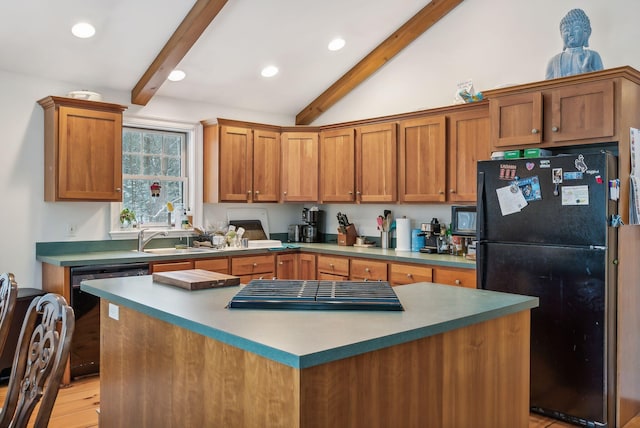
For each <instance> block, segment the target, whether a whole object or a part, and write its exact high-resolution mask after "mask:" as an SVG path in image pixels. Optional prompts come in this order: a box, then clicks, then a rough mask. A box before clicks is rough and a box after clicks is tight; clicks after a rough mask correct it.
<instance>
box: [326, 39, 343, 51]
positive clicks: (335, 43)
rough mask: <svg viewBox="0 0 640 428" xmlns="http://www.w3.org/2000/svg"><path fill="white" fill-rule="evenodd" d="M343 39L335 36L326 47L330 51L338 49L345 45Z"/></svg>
mask: <svg viewBox="0 0 640 428" xmlns="http://www.w3.org/2000/svg"><path fill="white" fill-rule="evenodd" d="M345 43H346V42H345V41H344V39H342V38H340V37H338V38H335V39H333V40H331V41H330V42H329V46H327V48H329V50H330V51H339V50H340V49H342V48H343V47H344V45H345Z"/></svg>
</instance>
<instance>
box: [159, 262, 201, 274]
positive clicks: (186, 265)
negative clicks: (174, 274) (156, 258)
mask: <svg viewBox="0 0 640 428" xmlns="http://www.w3.org/2000/svg"><path fill="white" fill-rule="evenodd" d="M187 269H193V261H192V260H186V261H182V262H167V263H153V264H151V269H150V270H151V272H152V273H153V272H168V271H172V270H187Z"/></svg>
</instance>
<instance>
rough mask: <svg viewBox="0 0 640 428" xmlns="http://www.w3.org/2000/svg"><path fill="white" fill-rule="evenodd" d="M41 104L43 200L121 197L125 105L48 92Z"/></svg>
mask: <svg viewBox="0 0 640 428" xmlns="http://www.w3.org/2000/svg"><path fill="white" fill-rule="evenodd" d="M38 103H39V104H40V105H41V106H42V108H43V109H44V146H45V148H44V164H45V165H44V166H45V171H44V200H45V201H112V202H119V201H121V200H122V112H123V111H124V110H126V108H127V107H126V106H122V105H118V104H109V103H103V102H98V101H87V100H79V99H75V98H64V97H54V96H49V97H46V98H43V99H41V100H39V101H38Z"/></svg>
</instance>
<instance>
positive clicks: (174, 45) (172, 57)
mask: <svg viewBox="0 0 640 428" xmlns="http://www.w3.org/2000/svg"><path fill="white" fill-rule="evenodd" d="M226 3H227V0H197V1H196V3H195V4H194V5H193V7H192V8H191V10H190V11H189V13H188V14H187V16H186V17H185V18H184V19H183V20H182V22H181V23H180V25H179V26H178V28H177V29H176V31H175V32H174V33H173V35H172V36H171V38H170V39H169V41H168V42H167V43H166V44H165V45H164V47H163V48H162V50H161V51H160V53H159V54H158V56H157V57H156V59H154V60H153V62H152V63H151V65H150V66H149V68H148V69H147V71H145V72H144V74H143V75H142V78H140V80H139V81H138V83H137V84H136V86H135V87H134V88H133V90H132V91H131V102H132V103H133V104H138V105H146V104H147V103H148V102H149V100H150V99H151V97H153V95H154V94H155V93H156V91H157V90H158V89H160V86H162V84H163V83H164V82H165V80H167V77H168V76H169V73H171V71H172V70H173V69H174V68H175V67H176V66H177V65H178V64H179V63H180V61H182V58H184V56H185V55H186V54H187V52H189V49H191V47H192V46H193V45H194V43H195V42H196V41H197V40H198V38H199V37H200V36H201V35H202V33H203V32H204V30H205V29H206V28H207V27H208V26H209V24H210V23H211V22H212V21H213V19H214V18H215V17H216V16H217V15H218V13H219V12H220V11H221V10H222V8H223V6H224V5H225V4H226Z"/></svg>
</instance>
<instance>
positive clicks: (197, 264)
mask: <svg viewBox="0 0 640 428" xmlns="http://www.w3.org/2000/svg"><path fill="white" fill-rule="evenodd" d="M193 268H194V269H204V270H210V271H212V272H218V273H224V274H229V258H228V257H218V258H216V259H195V260H194V261H193Z"/></svg>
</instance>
